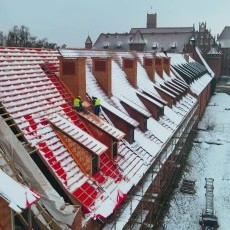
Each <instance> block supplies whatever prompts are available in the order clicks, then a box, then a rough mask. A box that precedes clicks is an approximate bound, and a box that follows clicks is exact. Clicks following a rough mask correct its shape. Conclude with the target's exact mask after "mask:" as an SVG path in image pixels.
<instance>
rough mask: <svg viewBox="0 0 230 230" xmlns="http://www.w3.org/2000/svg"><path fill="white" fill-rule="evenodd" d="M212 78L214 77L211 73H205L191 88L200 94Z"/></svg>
mask: <svg viewBox="0 0 230 230" xmlns="http://www.w3.org/2000/svg"><path fill="white" fill-rule="evenodd" d="M211 80H212V77H211V76H210V75H209V74H207V73H206V74H204V75H203V76H202V77H200V78H199V79H197V80H196V81H194V82H193V83H192V84H191V85H190V88H191V90H192V91H193V92H194V93H195V94H196V95H197V96H198V95H200V94H201V92H202V91H203V90H204V88H205V87H206V86H207V85H208V83H209V82H210V81H211Z"/></svg>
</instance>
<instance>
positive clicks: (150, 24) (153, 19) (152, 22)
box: [146, 13, 157, 29]
mask: <svg viewBox="0 0 230 230" xmlns="http://www.w3.org/2000/svg"><path fill="white" fill-rule="evenodd" d="M146 27H147V28H154V29H155V28H157V14H156V13H155V14H154V13H150V14H149V13H147V25H146Z"/></svg>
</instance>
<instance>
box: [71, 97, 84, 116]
mask: <svg viewBox="0 0 230 230" xmlns="http://www.w3.org/2000/svg"><path fill="white" fill-rule="evenodd" d="M73 106H74V108H75V109H76V110H77V111H79V112H80V111H84V107H83V104H82V100H81V96H78V97H76V98H75V99H74V101H73Z"/></svg>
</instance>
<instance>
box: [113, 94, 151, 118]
mask: <svg viewBox="0 0 230 230" xmlns="http://www.w3.org/2000/svg"><path fill="white" fill-rule="evenodd" d="M117 97H118V98H119V99H120V100H121V101H122V102H124V103H125V104H127V105H129V106H130V107H132V108H133V109H135V110H136V111H138V112H139V113H141V114H143V115H144V116H146V117H151V116H152V115H151V113H149V112H148V111H147V110H145V109H143V108H141V107H140V106H138V105H137V104H135V103H134V102H132V101H131V100H129V99H126V98H125V97H123V96H119V95H118V96H117Z"/></svg>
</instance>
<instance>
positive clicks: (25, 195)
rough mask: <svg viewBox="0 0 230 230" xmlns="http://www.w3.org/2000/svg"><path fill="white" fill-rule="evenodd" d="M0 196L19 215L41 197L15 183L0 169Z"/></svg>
mask: <svg viewBox="0 0 230 230" xmlns="http://www.w3.org/2000/svg"><path fill="white" fill-rule="evenodd" d="M0 181H1V183H0V196H1V197H3V199H5V200H6V201H7V202H9V206H10V208H12V209H13V210H14V211H15V212H17V213H21V212H22V209H26V208H29V207H30V206H31V205H33V204H34V203H35V202H36V201H38V200H39V199H41V195H39V194H38V193H37V192H35V191H33V190H32V189H30V188H28V187H26V186H24V185H22V184H20V183H18V182H16V181H15V180H13V179H12V178H11V177H9V176H8V175H7V174H6V173H4V172H3V171H2V170H1V169H0Z"/></svg>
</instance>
